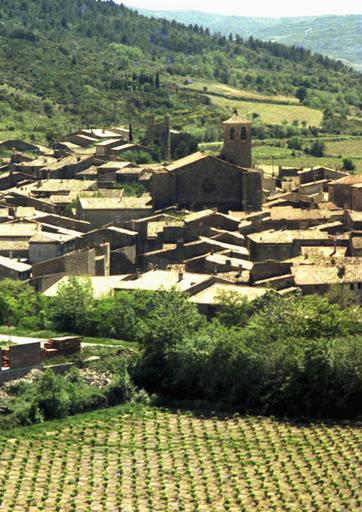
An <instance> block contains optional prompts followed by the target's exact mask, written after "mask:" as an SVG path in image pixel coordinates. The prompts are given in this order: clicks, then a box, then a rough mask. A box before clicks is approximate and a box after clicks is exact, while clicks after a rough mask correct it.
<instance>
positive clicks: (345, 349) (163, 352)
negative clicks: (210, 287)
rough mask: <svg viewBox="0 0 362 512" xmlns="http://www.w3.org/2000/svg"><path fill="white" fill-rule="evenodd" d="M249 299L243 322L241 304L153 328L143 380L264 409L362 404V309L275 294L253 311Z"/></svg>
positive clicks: (327, 410) (317, 412)
mask: <svg viewBox="0 0 362 512" xmlns="http://www.w3.org/2000/svg"><path fill="white" fill-rule="evenodd" d="M229 307H231V308H232V307H234V308H235V305H234V306H229ZM245 307H246V308H247V310H248V313H249V314H251V316H249V319H248V321H247V322H246V324H245V314H244V311H243V306H242V305H241V306H240V311H239V312H240V322H239V321H238V317H237V314H236V312H237V311H236V310H235V309H234V314H233V315H231V314H228V315H226V312H225V311H222V313H221V315H220V316H219V318H217V319H215V320H214V321H213V322H211V323H209V324H208V325H201V326H200V327H199V328H198V329H194V330H193V332H192V333H191V332H188V333H186V334H185V335H184V336H183V335H180V336H179V337H178V338H177V337H176V338H174V337H170V339H165V338H164V337H163V336H162V335H161V336H160V338H157V335H154V337H153V343H152V344H151V343H147V341H146V344H145V352H144V356H143V358H142V359H141V360H140V362H139V364H138V366H137V368H136V370H135V373H134V375H135V379H136V382H137V383H138V384H139V385H143V386H145V387H146V388H147V389H150V390H152V391H154V392H160V393H162V394H164V395H166V396H168V397H171V398H177V399H189V398H194V399H206V400H209V401H222V402H227V403H229V404H232V405H233V406H235V407H237V408H238V409H240V410H243V411H253V412H258V413H263V414H271V413H272V414H285V415H298V416H300V415H305V416H340V417H347V416H356V415H358V414H360V413H361V412H362V410H361V403H362V330H361V324H360V323H358V317H357V316H356V314H355V312H353V311H352V310H348V309H345V310H342V309H341V308H340V307H339V306H338V305H335V304H330V303H329V302H328V301H327V299H324V298H321V297H318V296H309V297H304V298H303V297H296V298H293V299H291V298H288V299H283V298H280V297H278V296H270V297H269V298H267V300H266V301H265V304H264V306H263V305H262V304H260V301H259V305H258V307H256V309H255V310H254V313H253V311H252V308H251V307H250V305H248V304H246V305H245ZM359 313H360V310H359ZM194 314H195V315H196V314H197V313H196V311H195V312H194ZM225 324H226V325H225ZM243 325H244V326H243Z"/></svg>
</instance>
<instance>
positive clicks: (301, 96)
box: [295, 86, 308, 103]
mask: <svg viewBox="0 0 362 512" xmlns="http://www.w3.org/2000/svg"><path fill="white" fill-rule="evenodd" d="M295 96H296V97H297V98H298V100H299V101H300V102H301V103H303V101H305V100H306V99H307V96H308V89H307V88H306V87H304V86H302V87H298V89H297V90H296V91H295Z"/></svg>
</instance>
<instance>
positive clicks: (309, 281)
mask: <svg viewBox="0 0 362 512" xmlns="http://www.w3.org/2000/svg"><path fill="white" fill-rule="evenodd" d="M339 267H341V265H329V266H324V265H299V266H298V267H296V269H295V270H294V278H295V284H296V286H303V285H304V286H312V285H323V284H326V285H331V284H337V283H341V282H344V283H362V259H361V263H360V264H356V265H344V269H345V273H344V277H343V280H341V278H340V277H339V275H338V268H339Z"/></svg>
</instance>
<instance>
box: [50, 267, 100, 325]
mask: <svg viewBox="0 0 362 512" xmlns="http://www.w3.org/2000/svg"><path fill="white" fill-rule="evenodd" d="M93 304H94V298H93V289H92V284H91V281H90V279H89V278H78V277H73V276H72V277H69V278H68V280H67V281H65V282H64V283H62V284H60V286H59V288H58V291H57V295H56V296H55V299H54V307H53V321H54V324H55V326H56V328H57V329H59V330H62V331H64V330H65V331H69V332H79V333H81V332H82V331H84V330H86V328H87V320H88V319H89V317H90V314H91V311H92V307H93Z"/></svg>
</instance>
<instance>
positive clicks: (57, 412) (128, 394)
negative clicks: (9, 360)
mask: <svg viewBox="0 0 362 512" xmlns="http://www.w3.org/2000/svg"><path fill="white" fill-rule="evenodd" d="M7 392H8V394H9V395H10V396H11V398H10V399H9V400H8V401H7V408H8V415H7V416H5V418H3V419H2V421H1V422H0V426H4V425H5V424H7V425H9V426H13V425H17V424H18V425H31V424H32V423H39V422H41V421H43V420H48V419H55V418H65V417H66V416H68V415H71V414H76V413H80V412H86V411H91V410H94V409H98V408H100V407H107V406H108V405H117V404H121V403H125V402H127V401H129V400H131V399H132V398H133V397H135V396H136V390H135V387H134V385H133V383H132V382H131V379H130V377H129V375H128V371H127V369H126V366H125V364H123V368H121V369H120V371H119V372H118V373H117V374H115V376H114V380H113V382H112V383H111V384H109V385H108V386H105V387H104V388H96V387H94V386H90V385H88V384H86V383H85V382H84V381H83V380H82V378H81V376H80V373H79V370H78V369H77V368H72V369H71V370H70V371H69V372H68V373H66V374H65V375H64V376H62V375H56V374H55V373H54V372H53V371H51V370H47V371H45V372H44V373H43V374H42V376H41V378H40V379H39V380H38V381H37V382H35V383H28V382H25V381H22V380H20V381H17V382H16V383H15V384H10V385H9V384H8V385H7Z"/></svg>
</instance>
